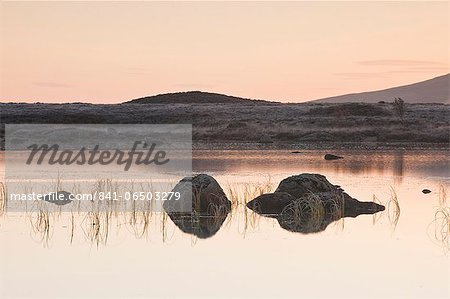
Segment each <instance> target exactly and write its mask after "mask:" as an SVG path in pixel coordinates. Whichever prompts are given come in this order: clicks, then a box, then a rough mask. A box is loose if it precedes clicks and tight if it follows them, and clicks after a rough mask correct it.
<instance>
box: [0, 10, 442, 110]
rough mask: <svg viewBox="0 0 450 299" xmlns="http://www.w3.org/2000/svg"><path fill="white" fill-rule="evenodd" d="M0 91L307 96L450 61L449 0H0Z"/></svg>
mask: <svg viewBox="0 0 450 299" xmlns="http://www.w3.org/2000/svg"><path fill="white" fill-rule="evenodd" d="M0 19H1V21H0V29H1V33H0V34H1V35H0V46H1V48H0V50H1V52H0V67H1V69H0V101H2V102H7V101H26V102H34V101H40V102H74V101H77V102H94V103H117V102H122V101H125V100H130V99H133V98H136V97H142V96H146V95H153V94H159V93H166V92H176V91H188V90H202V91H212V92H218V93H224V94H229V95H236V96H242V97H249V98H259V99H267V100H277V101H285V102H286V101H290V102H302V101H306V100H311V99H317V98H322V97H327V96H334V95H339V94H345V93H350V92H361V91H368V90H376V89H382V88H388V87H393V86H398V85H404V84H409V83H414V82H417V81H422V80H426V79H429V78H432V77H436V76H439V75H442V74H445V73H448V72H449V64H448V62H449V57H448V53H449V4H448V2H382V3H381V2H283V3H277V2H258V3H255V2H253V3H249V2H239V3H237V2H233V3H224V2H208V3H205V2H202V3H199V2H197V3H195V2H191V3H186V2H165V3H161V2H159V3H151V2H133V3H130V2H128V3H125V2H96V3H94V2H90V3H74V2H70V3H69V2H59V3H55V2H41V3H32V2H1V3H0Z"/></svg>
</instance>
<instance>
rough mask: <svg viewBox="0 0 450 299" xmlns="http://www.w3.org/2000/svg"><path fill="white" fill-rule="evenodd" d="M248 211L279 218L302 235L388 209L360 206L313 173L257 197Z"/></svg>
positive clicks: (365, 203) (320, 176)
mask: <svg viewBox="0 0 450 299" xmlns="http://www.w3.org/2000/svg"><path fill="white" fill-rule="evenodd" d="M247 207H248V208H249V209H251V210H253V211H255V212H256V213H258V214H261V215H263V216H267V217H274V218H276V219H277V220H278V222H279V224H280V226H281V227H282V228H284V229H287V230H289V231H294V232H300V233H313V232H319V231H323V230H325V228H326V227H327V226H328V224H330V223H331V222H333V221H336V220H338V219H340V218H342V217H356V216H358V215H361V214H374V213H376V212H379V211H383V210H384V209H385V208H384V206H382V205H379V204H376V203H374V202H360V201H358V200H357V199H355V198H352V197H351V196H349V195H348V194H347V193H345V192H344V191H343V190H342V189H341V188H340V187H339V186H337V185H333V184H331V183H330V182H329V181H328V180H327V179H326V177H325V176H323V175H320V174H310V173H304V174H300V175H294V176H291V177H288V178H286V179H284V180H282V181H281V182H280V184H279V185H278V188H277V189H276V190H275V192H274V193H269V194H263V195H261V196H258V197H257V198H255V199H253V200H252V201H250V202H249V203H248V204H247Z"/></svg>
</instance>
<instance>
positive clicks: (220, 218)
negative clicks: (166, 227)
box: [163, 174, 231, 238]
mask: <svg viewBox="0 0 450 299" xmlns="http://www.w3.org/2000/svg"><path fill="white" fill-rule="evenodd" d="M172 191H173V192H180V195H181V196H180V199H179V200H177V201H174V200H172V201H166V202H164V204H163V208H164V210H165V211H166V212H167V214H168V215H169V217H170V219H171V220H172V221H173V222H174V223H175V224H176V225H177V226H178V228H179V229H180V230H181V231H183V232H185V233H188V234H192V235H195V236H197V237H199V238H209V237H211V236H213V235H214V234H215V233H216V232H217V231H219V229H220V227H221V226H222V224H223V222H224V221H225V219H226V217H227V215H228V213H229V212H230V210H231V202H230V201H229V200H228V199H227V197H226V195H225V193H224V192H223V189H222V188H221V187H220V185H219V183H218V182H217V181H216V180H215V179H214V178H213V177H211V176H209V175H207V174H199V175H196V176H194V177H185V178H183V179H182V180H181V181H180V182H179V183H178V184H177V185H176V186H175V187H174V188H173V190H172Z"/></svg>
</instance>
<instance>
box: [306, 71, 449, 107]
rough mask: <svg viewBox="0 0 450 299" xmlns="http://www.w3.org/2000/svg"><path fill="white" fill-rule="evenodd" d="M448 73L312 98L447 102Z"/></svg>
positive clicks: (328, 100)
mask: <svg viewBox="0 0 450 299" xmlns="http://www.w3.org/2000/svg"><path fill="white" fill-rule="evenodd" d="M449 89H450V74H446V75H443V76H439V77H436V78H433V79H430V80H426V81H422V82H418V83H414V84H409V85H404V86H399V87H393V88H388V89H383V90H378V91H369V92H361V93H352V94H346V95H341V96H334V97H329V98H323V99H319V100H314V101H311V102H317V103H344V102H364V103H377V102H379V101H385V102H392V101H393V99H394V98H396V97H400V98H402V99H403V100H405V101H406V102H407V103H449V102H450V97H449Z"/></svg>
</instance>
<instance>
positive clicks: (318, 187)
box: [275, 173, 340, 198]
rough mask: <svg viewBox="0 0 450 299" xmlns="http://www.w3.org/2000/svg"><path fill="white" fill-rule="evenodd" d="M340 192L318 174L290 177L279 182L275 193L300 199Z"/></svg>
mask: <svg viewBox="0 0 450 299" xmlns="http://www.w3.org/2000/svg"><path fill="white" fill-rule="evenodd" d="M337 190H340V189H339V188H338V187H337V186H335V185H333V184H331V183H330V182H329V181H328V180H327V178H326V177H325V176H323V175H320V174H314V173H302V174H299V175H293V176H290V177H288V178H286V179H284V180H282V181H281V182H280V184H279V185H278V188H277V189H276V190H275V192H286V193H289V194H290V195H292V196H293V197H296V198H300V197H302V196H303V195H307V194H309V193H320V192H332V191H337Z"/></svg>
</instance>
